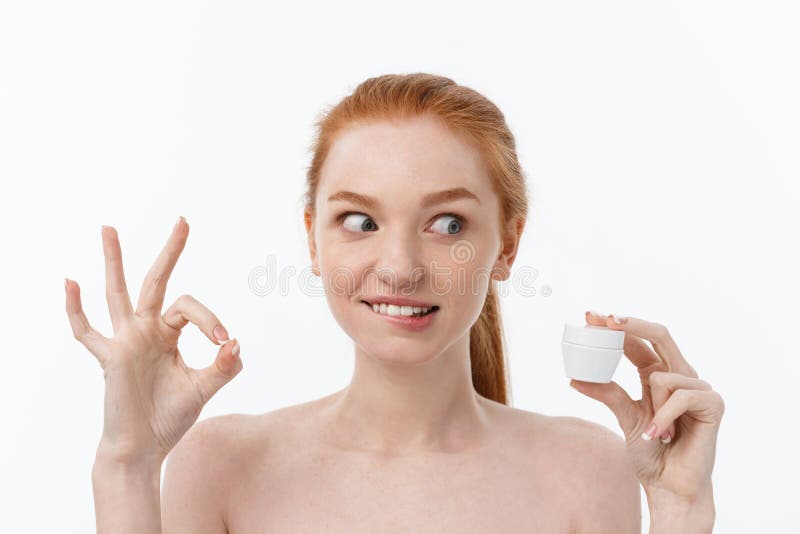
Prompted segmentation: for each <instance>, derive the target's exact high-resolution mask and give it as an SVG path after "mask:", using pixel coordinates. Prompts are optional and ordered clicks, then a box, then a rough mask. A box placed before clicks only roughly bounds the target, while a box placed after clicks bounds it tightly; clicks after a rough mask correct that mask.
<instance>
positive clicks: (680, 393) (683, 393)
mask: <svg viewBox="0 0 800 534" xmlns="http://www.w3.org/2000/svg"><path fill="white" fill-rule="evenodd" d="M672 396H673V397H675V401H676V402H680V403H682V404H684V403H687V402H689V401H690V400H692V397H693V396H694V393H693V392H692V390H691V389H678V390H675V393H673V394H672Z"/></svg>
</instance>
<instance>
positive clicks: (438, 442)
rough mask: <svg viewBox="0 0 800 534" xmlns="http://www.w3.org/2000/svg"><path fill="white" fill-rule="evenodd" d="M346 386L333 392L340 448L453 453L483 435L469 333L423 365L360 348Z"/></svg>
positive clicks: (483, 419) (482, 414)
mask: <svg viewBox="0 0 800 534" xmlns="http://www.w3.org/2000/svg"><path fill="white" fill-rule="evenodd" d="M355 356H356V359H355V369H354V371H353V378H352V380H351V382H350V385H349V386H348V387H347V388H345V389H344V390H342V391H340V392H339V393H337V394H336V395H335V400H334V402H333V403H332V406H331V408H332V413H333V415H332V419H331V420H332V423H333V425H334V428H335V432H336V435H337V436H339V437H338V438H337V441H338V442H339V443H340V444H341V446H342V447H345V448H352V449H358V450H365V449H366V450H371V451H373V452H379V453H384V454H390V455H407V454H414V453H419V452H431V451H437V452H456V451H461V450H466V449H471V448H473V447H476V446H479V445H480V444H481V443H482V442H483V440H484V438H485V437H486V434H487V433H486V428H487V416H486V402H487V401H486V399H483V397H481V396H480V395H478V393H477V392H476V391H475V389H474V387H473V384H472V370H471V367H470V359H469V333H467V334H465V335H464V336H463V338H462V339H460V340H459V341H457V342H456V343H454V344H453V345H451V346H450V347H448V348H447V349H446V350H445V351H444V352H442V353H441V354H439V355H438V356H437V357H436V358H434V359H432V360H430V361H427V362H425V363H422V364H415V365H412V364H403V363H398V362H386V361H381V360H379V359H377V358H375V357H374V356H371V355H370V354H368V353H365V352H364V351H363V350H362V349H361V348H360V347H358V346H357V347H356V351H355Z"/></svg>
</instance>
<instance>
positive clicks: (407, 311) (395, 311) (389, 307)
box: [361, 300, 439, 317]
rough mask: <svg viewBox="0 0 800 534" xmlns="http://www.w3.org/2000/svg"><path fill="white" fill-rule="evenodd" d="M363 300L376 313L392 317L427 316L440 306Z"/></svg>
mask: <svg viewBox="0 0 800 534" xmlns="http://www.w3.org/2000/svg"><path fill="white" fill-rule="evenodd" d="M361 302H362V303H363V304H364V305H365V306H367V307H368V308H369V309H370V310H372V311H373V312H374V313H377V314H380V315H389V316H392V317H425V316H426V315H430V314H432V313H434V312H436V311H438V310H439V306H425V307H418V306H398V305H397V304H386V303H377V302H376V303H372V304H371V303H369V302H367V301H366V300H362V301H361Z"/></svg>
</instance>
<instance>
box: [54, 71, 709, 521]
mask: <svg viewBox="0 0 800 534" xmlns="http://www.w3.org/2000/svg"><path fill="white" fill-rule="evenodd" d="M317 126H318V128H319V135H318V138H317V139H316V143H315V146H314V157H313V161H312V164H311V166H310V168H309V171H308V184H307V186H308V194H307V203H306V209H305V224H306V230H307V233H308V244H309V252H310V255H311V260H312V267H313V270H314V273H315V274H317V275H318V276H321V278H322V280H323V286H324V288H325V295H326V298H327V300H328V304H329V306H330V309H331V311H332V312H333V315H334V317H335V319H336V321H337V322H338V323H339V324H340V325H341V327H342V328H343V329H344V330H345V332H346V333H347V334H348V335H349V336H350V337H351V338H352V339H353V341H354V343H355V369H354V373H353V377H352V381H351V383H350V384H349V386H348V387H346V388H344V389H343V390H341V391H339V392H336V393H334V394H331V395H328V396H326V397H322V398H319V399H316V400H314V401H311V402H307V403H304V404H300V405H297V406H290V407H286V408H282V409H279V410H276V411H273V412H269V413H267V414H263V415H257V416H256V415H229V416H222V417H213V418H210V419H207V420H204V421H202V422H201V423H199V424H197V425H194V426H192V425H193V424H194V423H195V421H196V420H197V418H198V416H199V414H200V411H201V409H202V407H203V405H204V404H205V403H206V402H207V401H208V399H209V398H210V397H211V396H212V395H214V394H215V393H216V392H217V391H218V390H219V389H220V388H221V387H222V386H223V385H225V384H226V383H227V382H228V381H230V380H231V379H232V378H233V377H234V376H236V375H237V374H238V373H239V372H240V371H241V370H242V361H241V359H240V357H239V342H238V340H229V339H228V333H227V331H226V330H225V328H224V327H223V326H222V322H221V321H220V320H219V319H218V318H217V317H216V316H215V315H214V313H213V312H211V311H210V310H209V309H207V308H206V307H205V306H203V305H202V304H201V303H199V302H198V301H196V300H195V299H193V298H192V297H190V296H187V295H184V296H182V297H180V298H179V299H178V300H177V301H176V302H175V303H173V304H172V305H171V306H170V307H169V308H168V309H167V310H166V311H165V312H164V313H163V314H162V311H161V310H162V307H163V301H164V293H165V287H166V283H167V280H168V278H169V276H170V273H171V272H172V269H173V267H174V266H175V263H176V261H177V260H178V256H179V255H180V253H181V251H182V249H183V247H184V244H185V242H186V238H187V235H188V230H189V228H188V225H187V223H186V221H185V220H184V219H183V218H181V219H179V220H178V222H177V223H176V225H175V227H174V228H173V231H172V234H171V236H170V237H169V240H168V242H167V244H166V246H165V248H164V249H163V251H162V252H161V254H160V255H159V257H158V258H157V260H156V262H155V264H154V265H153V267H152V268H151V269H150V271H149V272H148V274H147V276H146V278H145V281H144V284H143V287H142V290H141V294H140V298H139V302H138V305H137V308H136V309H135V310H134V309H133V307H132V305H131V302H130V298H129V296H128V292H127V288H126V284H125V278H124V274H123V268H122V259H121V252H120V245H119V241H118V239H117V234H116V232H115V230H114V229H113V228H110V227H104V228H103V231H102V236H103V248H104V254H105V258H106V281H107V300H108V304H109V311H110V314H111V319H112V323H113V329H114V337H113V338H105V337H103V336H102V335H101V334H99V333H98V332H96V331H95V330H93V329H92V327H91V326H90V325H89V323H88V321H87V319H86V317H85V316H84V314H83V312H82V311H81V303H80V293H79V288H78V285H77V284H76V283H75V282H71V281H65V284H66V285H65V288H66V293H67V312H68V316H69V319H70V323H71V325H72V328H73V332H74V334H75V337H76V338H77V339H78V340H79V341H81V342H82V343H83V344H84V345H85V346H86V347H87V348H88V349H89V351H90V352H92V353H93V354H94V355H95V356H96V357H97V359H98V361H99V362H100V364H101V366H102V368H103V370H104V373H105V380H106V398H105V421H104V428H103V435H102V439H101V441H100V444H99V446H98V450H97V457H96V462H95V465H94V469H93V473H92V480H93V485H94V494H95V506H96V513H97V525H98V531H99V532H137V533H144V532H161V531H162V530H161V529H162V528H163V531H164V532H193V533H224V532H235V533H240V532H242V533H245V532H293V533H296V532H548V533H555V532H614V533H620V532H631V533H632V532H640V530H641V513H640V485H641V487H643V488H644V490H645V493H646V495H647V501H648V506H649V509H650V515H651V532H660V531H668V530H669V531H670V532H710V531H711V528H712V525H713V521H714V505H713V492H712V484H711V471H712V468H713V464H714V454H715V447H716V436H717V432H718V429H719V424H720V420H721V416H722V413H723V410H724V405H723V402H722V399H721V397H720V396H719V394H718V393H716V392H715V391H713V390H712V389H711V387H710V386H709V385H708V384H707V383H706V382H704V381H702V380H700V379H698V378H697V374H696V373H695V371H694V369H693V368H692V367H691V366H690V365H689V363H688V362H687V361H686V360H685V359H684V357H683V356H682V355H681V353H680V351H679V350H678V347H677V346H676V344H675V343H674V341H673V340H672V338H671V337H670V335H669V333H668V331H667V330H666V328H665V327H663V326H661V325H659V324H655V323H651V322H648V321H646V320H643V319H638V318H633V317H630V318H627V319H626V318H619V317H614V316H611V315H609V316H606V315H600V314H592V313H590V312H587V315H586V321H587V323H588V324H592V325H604V326H608V327H609V328H614V329H619V330H624V331H625V333H626V336H625V354H626V356H627V357H628V358H629V359H630V360H631V361H632V362H633V363H634V364H635V365H636V366H637V367H638V369H639V371H640V375H641V378H642V398H641V400H637V401H634V400H632V399H631V398H630V397H629V396H628V394H627V393H626V392H625V391H624V390H623V389H622V388H621V387H620V386H619V385H617V384H616V383H614V382H611V383H609V384H595V383H588V382H579V381H575V380H573V381H571V383H570V385H572V386H573V387H575V388H576V389H578V390H579V391H580V392H582V393H584V394H586V395H588V396H590V397H592V398H594V399H597V400H598V401H600V402H603V403H604V404H606V405H607V406H608V407H609V408H610V409H611V410H612V411H613V412H614V414H615V415H616V417H617V419H618V422H619V424H620V426H621V428H622V430H623V432H624V435H625V439H624V440H623V439H622V438H619V437H618V436H617V435H616V434H615V433H613V432H611V431H610V430H609V429H606V428H604V427H602V426H600V425H596V424H594V423H590V422H588V421H584V420H581V419H578V418H574V417H549V416H544V415H540V414H535V413H532V412H528V411H525V410H519V409H515V408H512V407H510V406H508V405H507V398H506V394H507V392H506V386H507V383H506V376H505V375H506V365H505V363H504V354H503V346H502V335H501V327H500V318H499V308H498V303H497V297H496V294H495V292H494V284H495V283H496V281H498V280H504V279H506V278H507V277H508V276H509V273H510V269H511V266H512V264H513V262H514V259H515V257H516V252H517V246H518V244H519V240H520V236H521V234H522V230H523V228H524V224H525V220H526V216H527V199H526V190H525V183H524V178H523V173H522V170H521V169H520V166H519V163H518V160H517V155H516V152H515V143H514V138H513V136H512V134H511V132H510V131H509V129H508V127H507V125H506V123H505V120H504V117H503V115H502V113H501V112H500V110H498V109H497V107H496V106H494V105H493V104H492V103H491V102H489V101H488V100H487V99H486V98H485V97H483V96H482V95H480V94H478V93H477V92H475V91H473V90H471V89H469V88H466V87H463V86H459V85H457V84H455V83H454V82H453V81H452V80H450V79H448V78H443V77H440V76H433V75H429V74H420V73H418V74H411V75H387V76H380V77H376V78H371V79H369V80H366V81H365V82H363V83H362V84H361V85H359V86H358V87H357V88H356V89H355V91H354V92H353V94H352V95H350V96H348V97H347V98H345V99H344V100H343V101H342V102H340V103H339V104H338V105H337V106H335V107H333V108H332V109H330V110H329V111H328V112H327V113H326V114H325V115H324V116H323V117H322V118H321V119H320V121H319V122H318V124H317ZM464 281H466V283H464ZM189 322H191V323H193V324H195V325H197V326H198V327H199V328H200V329H201V330H202V331H203V332H204V333H205V335H206V336H208V338H209V339H210V340H211V341H212V342H214V343H222V344H223V345H222V346H221V348H220V349H219V352H218V355H217V358H216V360H215V362H214V363H213V364H212V365H210V366H208V367H206V368H204V369H199V370H197V369H190V368H188V367H187V366H186V365H185V364H184V362H183V360H182V358H181V356H180V353H179V351H178V348H177V341H178V337H179V335H180V332H181V329H182V328H183V327H184V326H186V325H187V324H188V323H189ZM647 341H649V342H650V343H651V344H652V348H651V346H650V345H649V344H648V343H647ZM190 428H191V429H190ZM184 434H186V435H184ZM168 453H169V458H170V461H169V462H168V464H167V469H166V473H165V479H164V490H163V497H162V496H161V495H160V469H161V466H162V464H163V462H164V460H165V459H166V457H167V454H168Z"/></svg>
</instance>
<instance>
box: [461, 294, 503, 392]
mask: <svg viewBox="0 0 800 534" xmlns="http://www.w3.org/2000/svg"><path fill="white" fill-rule="evenodd" d="M494 284H495V282H494V281H490V282H489V293H488V294H487V295H486V302H484V304H483V309H482V310H481V314H480V316H478V320H477V321H475V324H474V325H472V328H471V329H470V331H469V358H470V364H471V366H472V384H473V386H474V387H475V391H477V392H478V393H479V394H480V395H481V396H483V397H486V398H487V399H492V400H493V401H496V402H500V403H502V404H510V398H509V396H510V395H509V394H510V385H509V381H508V365H507V361H506V358H505V354H504V352H503V325H502V324H501V321H500V302H499V301H498V299H497V293H496V291H495V287H494Z"/></svg>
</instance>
